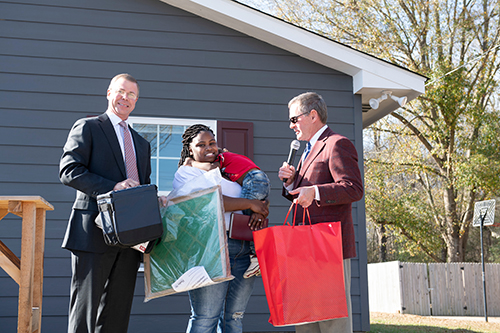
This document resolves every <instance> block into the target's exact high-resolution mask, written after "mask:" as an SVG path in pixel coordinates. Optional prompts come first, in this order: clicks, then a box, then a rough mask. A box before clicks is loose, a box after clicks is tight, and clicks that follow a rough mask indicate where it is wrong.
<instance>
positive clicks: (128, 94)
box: [116, 89, 137, 101]
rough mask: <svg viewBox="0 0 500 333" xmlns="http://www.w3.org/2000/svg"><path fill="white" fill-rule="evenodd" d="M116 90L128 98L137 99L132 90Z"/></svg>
mask: <svg viewBox="0 0 500 333" xmlns="http://www.w3.org/2000/svg"><path fill="white" fill-rule="evenodd" d="M116 92H117V93H118V94H120V95H122V96H124V95H126V96H127V98H128V99H130V100H132V101H135V100H136V99H137V95H136V94H134V93H133V92H126V91H125V90H123V89H120V90H116Z"/></svg>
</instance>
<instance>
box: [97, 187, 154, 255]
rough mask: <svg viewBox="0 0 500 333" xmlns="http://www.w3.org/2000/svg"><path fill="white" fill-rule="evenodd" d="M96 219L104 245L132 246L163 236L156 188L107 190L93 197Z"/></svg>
mask: <svg viewBox="0 0 500 333" xmlns="http://www.w3.org/2000/svg"><path fill="white" fill-rule="evenodd" d="M97 205H98V207H99V211H100V214H99V218H98V219H97V220H96V223H97V224H98V225H99V226H100V227H101V228H102V232H103V235H104V240H105V242H106V244H108V245H113V246H121V247H132V246H135V245H137V244H141V243H145V242H148V241H153V240H156V239H158V238H160V237H161V236H162V234H163V224H162V221H161V215H160V206H159V202H158V189H157V187H156V185H141V186H137V187H131V188H128V189H125V190H119V191H111V192H108V193H105V194H101V195H99V196H98V197H97Z"/></svg>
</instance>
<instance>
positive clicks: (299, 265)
mask: <svg viewBox="0 0 500 333" xmlns="http://www.w3.org/2000/svg"><path fill="white" fill-rule="evenodd" d="M292 207H293V204H292V206H291V207H290V210H291V209H292ZM290 210H288V214H287V217H286V219H285V223H284V224H283V226H273V227H269V228H266V229H261V230H258V231H254V233H253V235H254V243H255V250H256V253H257V258H258V259H259V265H260V270H261V272H262V279H263V282H264V289H265V291H266V298H267V304H268V305H269V310H270V312H271V317H270V318H269V322H270V323H271V324H272V325H273V326H287V325H296V324H304V323H309V322H315V321H321V320H328V319H334V318H342V317H347V316H348V314H347V305H346V297H345V287H344V265H343V256H342V236H341V226H340V222H331V223H318V224H314V225H311V224H307V225H306V224H304V221H303V222H302V225H295V216H294V218H293V225H292V226H290V224H289V223H287V222H286V221H287V219H288V215H289V214H290ZM306 211H307V210H306ZM304 214H305V213H304ZM307 215H309V212H308V211H307ZM303 220H305V216H304V219H303ZM309 223H310V221H309Z"/></svg>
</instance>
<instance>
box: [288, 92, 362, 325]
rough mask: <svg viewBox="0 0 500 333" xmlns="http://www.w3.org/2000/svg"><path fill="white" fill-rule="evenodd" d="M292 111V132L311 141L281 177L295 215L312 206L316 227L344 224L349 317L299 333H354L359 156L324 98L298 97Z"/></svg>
mask: <svg viewBox="0 0 500 333" xmlns="http://www.w3.org/2000/svg"><path fill="white" fill-rule="evenodd" d="M288 108H289V114H290V128H291V129H293V130H294V131H295V134H296V136H297V139H298V140H302V141H308V143H307V146H306V149H305V151H304V154H303V155H302V158H301V160H300V162H299V164H298V166H297V170H295V168H294V167H293V166H292V165H288V163H286V162H284V163H283V166H282V167H281V168H280V169H279V173H278V175H279V177H280V179H281V180H283V179H287V181H286V182H285V183H284V187H285V188H284V189H283V195H284V196H285V197H286V198H288V199H290V200H295V201H296V202H297V204H298V205H297V213H298V215H297V216H302V210H303V209H304V208H308V210H309V213H310V217H311V223H313V224H315V223H321V222H336V221H340V222H341V226H342V249H343V255H344V280H345V281H344V282H345V287H346V298H347V309H348V313H349V317H347V318H340V319H332V320H326V321H321V322H315V323H310V324H305V325H297V326H296V327H295V330H296V332H300V333H309V332H321V333H326V332H328V333H330V332H352V315H351V295H350V282H351V263H350V258H354V257H355V256H356V245H355V240H354V227H353V222H352V213H351V204H352V203H353V202H355V201H358V200H360V199H361V198H362V197H363V182H362V179H361V173H360V171H359V166H358V154H357V152H356V148H355V147H354V145H353V144H352V142H351V141H350V140H349V139H347V138H346V137H344V136H342V135H340V134H337V133H335V132H333V131H332V130H331V129H330V128H329V127H328V126H327V125H326V121H327V117H328V113H327V108H326V103H325V102H324V100H323V98H322V97H321V96H320V95H318V94H316V93H312V92H308V93H304V94H301V95H299V96H296V97H295V98H293V99H292V100H291V101H290V102H289V103H288ZM309 148H310V151H309V152H308V150H309ZM305 283H306V281H305ZM325 288H329V286H325Z"/></svg>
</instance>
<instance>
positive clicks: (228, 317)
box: [186, 238, 255, 333]
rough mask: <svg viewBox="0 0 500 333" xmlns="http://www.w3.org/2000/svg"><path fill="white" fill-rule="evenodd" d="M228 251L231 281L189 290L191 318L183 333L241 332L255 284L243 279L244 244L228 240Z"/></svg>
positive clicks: (246, 252)
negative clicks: (232, 276) (232, 277)
mask: <svg viewBox="0 0 500 333" xmlns="http://www.w3.org/2000/svg"><path fill="white" fill-rule="evenodd" d="M228 248H229V260H230V265H231V274H232V275H234V277H235V278H234V279H233V280H231V281H227V282H222V283H218V284H215V285H212V286H207V287H202V288H198V289H194V290H190V291H189V301H190V303H191V317H190V318H189V323H188V327H187V330H186V332H192V333H210V332H212V333H215V332H218V333H241V332H243V323H242V320H243V315H244V313H245V309H246V307H247V303H248V300H249V299H250V295H251V294H252V291H253V286H254V283H255V277H251V278H249V279H244V278H243V273H244V272H245V270H246V269H247V268H248V265H250V246H249V242H247V241H240V240H236V239H230V238H229V239H228Z"/></svg>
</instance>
